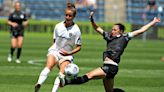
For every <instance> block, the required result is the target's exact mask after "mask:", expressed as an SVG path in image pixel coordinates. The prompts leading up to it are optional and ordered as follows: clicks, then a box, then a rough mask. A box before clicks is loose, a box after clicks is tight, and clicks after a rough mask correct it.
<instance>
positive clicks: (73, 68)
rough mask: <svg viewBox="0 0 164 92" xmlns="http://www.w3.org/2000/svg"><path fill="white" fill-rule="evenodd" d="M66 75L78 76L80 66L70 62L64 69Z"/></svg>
mask: <svg viewBox="0 0 164 92" xmlns="http://www.w3.org/2000/svg"><path fill="white" fill-rule="evenodd" d="M64 72H65V75H66V76H68V77H76V76H77V75H78V73H79V67H78V66H77V65H76V64H73V63H71V64H68V65H67V66H66V67H65V69H64Z"/></svg>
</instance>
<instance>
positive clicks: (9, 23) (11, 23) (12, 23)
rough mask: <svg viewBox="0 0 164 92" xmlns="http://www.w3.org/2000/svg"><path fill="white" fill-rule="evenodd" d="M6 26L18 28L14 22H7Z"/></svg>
mask: <svg viewBox="0 0 164 92" xmlns="http://www.w3.org/2000/svg"><path fill="white" fill-rule="evenodd" d="M7 24H8V25H10V26H12V27H16V26H18V24H17V23H16V22H12V21H10V20H8V21H7Z"/></svg>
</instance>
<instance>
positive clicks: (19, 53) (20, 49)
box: [17, 48, 22, 59]
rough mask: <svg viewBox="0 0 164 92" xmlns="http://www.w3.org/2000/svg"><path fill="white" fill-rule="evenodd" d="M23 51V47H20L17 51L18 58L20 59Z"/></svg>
mask: <svg viewBox="0 0 164 92" xmlns="http://www.w3.org/2000/svg"><path fill="white" fill-rule="evenodd" d="M21 51H22V48H18V51H17V59H19V57H20V55H21Z"/></svg>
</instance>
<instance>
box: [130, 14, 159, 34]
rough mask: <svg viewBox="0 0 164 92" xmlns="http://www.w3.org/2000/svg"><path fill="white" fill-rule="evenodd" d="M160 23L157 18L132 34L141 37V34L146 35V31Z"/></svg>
mask: <svg viewBox="0 0 164 92" xmlns="http://www.w3.org/2000/svg"><path fill="white" fill-rule="evenodd" d="M158 22H160V18H156V17H155V18H154V19H153V20H152V21H151V22H149V23H148V24H146V25H144V26H143V27H141V28H140V29H138V30H135V31H133V32H131V34H132V35H133V36H137V35H140V34H142V33H144V32H145V31H147V29H149V28H150V27H151V26H153V25H154V24H156V23H158Z"/></svg>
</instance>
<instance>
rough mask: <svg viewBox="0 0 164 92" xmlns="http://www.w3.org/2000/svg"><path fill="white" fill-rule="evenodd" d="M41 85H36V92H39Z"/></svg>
mask: <svg viewBox="0 0 164 92" xmlns="http://www.w3.org/2000/svg"><path fill="white" fill-rule="evenodd" d="M40 87H41V85H40V84H36V85H35V92H39V89H40Z"/></svg>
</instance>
